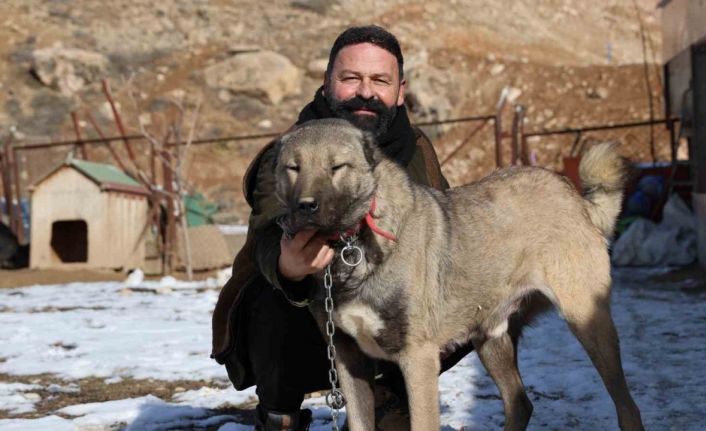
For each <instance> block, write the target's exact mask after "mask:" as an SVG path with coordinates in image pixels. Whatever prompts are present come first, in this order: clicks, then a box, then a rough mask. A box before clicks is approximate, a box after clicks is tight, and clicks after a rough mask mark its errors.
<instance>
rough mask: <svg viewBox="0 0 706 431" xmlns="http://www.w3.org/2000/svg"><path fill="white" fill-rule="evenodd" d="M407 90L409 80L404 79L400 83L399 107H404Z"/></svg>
mask: <svg viewBox="0 0 706 431" xmlns="http://www.w3.org/2000/svg"><path fill="white" fill-rule="evenodd" d="M406 89H407V80H406V79H404V78H402V81H401V82H400V91H399V93H397V106H402V105H404V92H405V90H406Z"/></svg>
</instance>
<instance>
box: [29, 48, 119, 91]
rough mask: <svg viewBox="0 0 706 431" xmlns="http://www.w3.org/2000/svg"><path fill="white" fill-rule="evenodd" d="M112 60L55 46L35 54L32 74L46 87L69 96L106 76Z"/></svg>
mask: <svg viewBox="0 0 706 431" xmlns="http://www.w3.org/2000/svg"><path fill="white" fill-rule="evenodd" d="M108 64H109V60H108V58H107V57H106V56H104V55H103V54H100V53H97V52H92V51H86V50H83V49H78V48H64V47H63V46H62V45H61V44H55V45H53V46H51V47H49V48H42V49H37V50H34V51H33V52H32V72H33V73H34V74H35V75H36V76H37V78H38V79H39V81H40V82H42V84H44V85H46V86H49V87H51V88H55V89H57V90H59V91H60V92H61V93H62V94H63V95H65V96H71V95H73V94H75V93H77V92H78V91H80V90H81V89H82V88H83V87H84V86H85V85H86V84H89V83H91V82H95V81H97V80H99V79H100V78H101V77H103V76H104V75H105V72H106V69H107V67H108Z"/></svg>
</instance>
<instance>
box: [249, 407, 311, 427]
mask: <svg viewBox="0 0 706 431" xmlns="http://www.w3.org/2000/svg"><path fill="white" fill-rule="evenodd" d="M309 425H311V410H308V409H305V410H299V411H298V412H295V413H279V412H275V411H267V410H265V409H263V408H261V407H260V406H257V409H256V410H255V431H307V430H308V429H309Z"/></svg>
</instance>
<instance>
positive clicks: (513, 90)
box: [507, 87, 522, 104]
mask: <svg viewBox="0 0 706 431" xmlns="http://www.w3.org/2000/svg"><path fill="white" fill-rule="evenodd" d="M520 96H522V90H520V89H519V88H517V87H507V103H510V104H512V103H515V101H517V99H519V98H520Z"/></svg>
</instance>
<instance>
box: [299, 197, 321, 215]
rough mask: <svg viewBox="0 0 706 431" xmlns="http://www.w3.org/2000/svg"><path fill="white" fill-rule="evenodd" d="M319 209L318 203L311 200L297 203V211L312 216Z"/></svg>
mask: <svg viewBox="0 0 706 431" xmlns="http://www.w3.org/2000/svg"><path fill="white" fill-rule="evenodd" d="M318 209H319V203H318V202H316V200H315V199H313V198H307V199H302V200H300V201H299V211H301V212H304V213H307V214H314V213H315V212H316V210H318Z"/></svg>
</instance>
